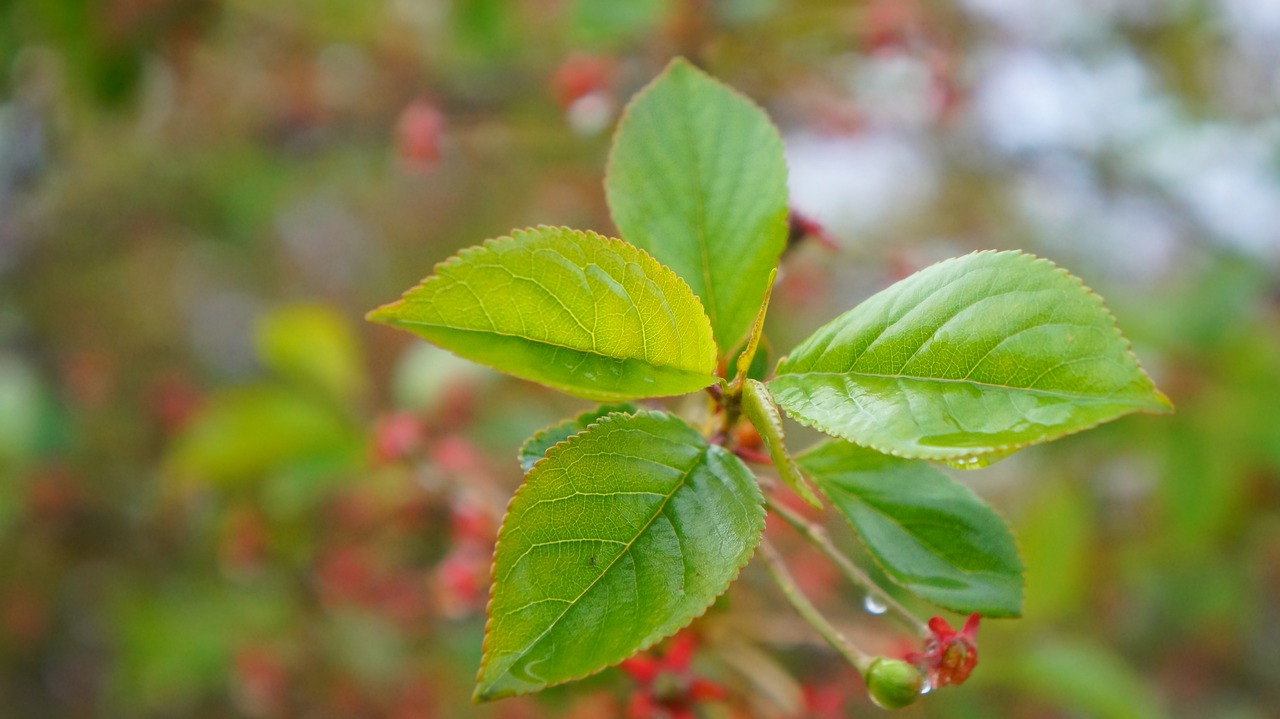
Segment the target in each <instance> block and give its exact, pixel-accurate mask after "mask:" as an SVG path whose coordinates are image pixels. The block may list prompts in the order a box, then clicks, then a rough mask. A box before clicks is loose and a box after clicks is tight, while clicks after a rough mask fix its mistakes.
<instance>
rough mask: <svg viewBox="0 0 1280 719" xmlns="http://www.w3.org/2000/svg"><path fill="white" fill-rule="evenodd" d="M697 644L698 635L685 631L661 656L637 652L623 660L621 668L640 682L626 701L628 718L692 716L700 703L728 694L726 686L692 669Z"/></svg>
mask: <svg viewBox="0 0 1280 719" xmlns="http://www.w3.org/2000/svg"><path fill="white" fill-rule="evenodd" d="M696 648H697V639H696V638H695V637H694V636H693V635H692V634H688V633H685V634H680V635H677V636H676V638H675V639H672V640H671V643H670V644H669V645H668V646H667V651H666V653H665V654H663V656H662V658H661V659H658V658H655V657H653V656H651V655H649V654H638V655H636V656H634V657H631V658H630V659H628V660H626V661H624V662H622V665H621V667H622V671H624V672H626V673H627V674H630V675H631V678H632V679H635V680H636V683H637V684H639V686H638V687H637V688H636V691H635V693H633V694H632V695H631V701H630V702H629V703H628V704H627V717H628V718H629V719H693V718H694V716H695V713H694V709H695V707H696V706H697V705H698V704H699V703H701V702H706V701H717V700H720V699H723V698H724V697H725V696H726V692H725V690H724V687H721V686H720V685H719V684H716V683H714V682H711V681H708V680H706V679H703V678H702V677H699V676H696V675H695V674H693V673H692V672H691V671H689V662H690V660H692V659H693V652H694V650H695V649H696Z"/></svg>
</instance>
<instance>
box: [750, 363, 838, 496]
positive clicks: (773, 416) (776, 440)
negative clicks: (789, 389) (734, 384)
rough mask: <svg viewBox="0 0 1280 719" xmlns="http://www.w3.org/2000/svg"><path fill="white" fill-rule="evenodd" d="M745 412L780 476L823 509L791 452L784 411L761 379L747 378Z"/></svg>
mask: <svg viewBox="0 0 1280 719" xmlns="http://www.w3.org/2000/svg"><path fill="white" fill-rule="evenodd" d="M742 414H743V416H745V417H746V418H747V421H749V422H751V424H752V425H753V426H754V427H755V428H756V431H757V432H759V433H760V439H762V440H764V447H765V449H766V450H768V452H769V459H771V460H773V466H774V468H775V469H777V470H778V477H779V478H780V479H781V480H782V481H783V483H785V484H786V485H787V486H788V487H790V488H791V491H793V492H795V493H796V494H798V495H800V498H801V499H803V500H804V501H806V502H808V503H809V504H811V505H813V506H814V507H816V508H817V509H822V501H821V500H820V499H818V495H816V494H814V493H813V489H812V488H810V487H809V483H808V482H807V481H805V478H804V475H802V474H800V468H799V467H797V466H796V463H795V460H793V459H792V458H791V455H790V454H787V446H786V442H785V440H784V438H783V437H784V435H783V433H782V414H781V413H780V412H778V408H777V406H775V405H774V403H773V397H772V396H770V395H769V389H768V388H767V387H765V386H764V385H763V384H761V383H760V382H758V381H756V380H753V379H749V378H748V379H747V380H746V381H745V382H744V383H743V385H742Z"/></svg>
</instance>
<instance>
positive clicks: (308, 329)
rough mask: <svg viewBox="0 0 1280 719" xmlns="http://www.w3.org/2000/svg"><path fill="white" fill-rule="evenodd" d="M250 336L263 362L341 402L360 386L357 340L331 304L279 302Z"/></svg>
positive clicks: (360, 376)
mask: <svg viewBox="0 0 1280 719" xmlns="http://www.w3.org/2000/svg"><path fill="white" fill-rule="evenodd" d="M254 340H255V342H256V344H257V350H258V357H259V359H260V360H261V361H262V363H263V364H265V365H266V366H268V367H270V368H271V369H273V370H275V371H276V372H279V373H280V374H281V375H283V376H285V377H288V378H290V379H293V380H296V381H298V382H299V383H301V384H303V385H304V386H308V387H314V388H317V389H320V390H323V391H324V392H326V393H327V394H328V395H329V396H331V397H332V398H334V399H336V400H339V401H345V402H351V401H354V400H355V399H356V397H357V396H358V395H359V394H360V392H361V390H362V389H364V369H363V360H362V358H361V356H360V345H359V343H358V342H357V341H356V338H355V333H353V332H352V331H351V326H350V325H349V324H347V321H346V320H345V319H344V318H343V316H342V315H341V314H340V313H339V312H338V311H337V310H335V309H333V308H332V307H328V306H326V305H319V304H298V305H288V306H285V307H278V308H276V309H274V310H272V311H271V312H270V313H268V314H266V315H264V316H263V317H262V318H260V319H259V320H258V326H257V330H256V334H255V337H254Z"/></svg>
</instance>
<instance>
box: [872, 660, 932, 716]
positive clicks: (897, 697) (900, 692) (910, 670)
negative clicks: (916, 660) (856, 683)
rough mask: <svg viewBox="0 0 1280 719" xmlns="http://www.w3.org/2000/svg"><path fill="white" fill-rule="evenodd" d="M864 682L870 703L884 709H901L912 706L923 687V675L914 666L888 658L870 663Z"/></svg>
mask: <svg viewBox="0 0 1280 719" xmlns="http://www.w3.org/2000/svg"><path fill="white" fill-rule="evenodd" d="M866 680H867V691H868V692H870V693H871V701H873V702H875V703H876V704H877V705H878V706H880V707H883V708H885V709H901V708H903V707H905V706H909V705H911V704H913V703H914V702H915V700H916V699H918V698H919V697H920V688H921V687H922V686H923V685H924V675H923V674H921V673H920V670H919V669H916V667H915V665H912V664H909V663H907V662H904V661H902V660H901V659H889V658H888V657H880V658H879V659H876V660H875V661H873V662H871V666H870V667H869V668H868V669H867V676H866Z"/></svg>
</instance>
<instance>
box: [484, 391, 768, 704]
mask: <svg viewBox="0 0 1280 719" xmlns="http://www.w3.org/2000/svg"><path fill="white" fill-rule="evenodd" d="M641 415H646V416H655V417H662V418H674V419H676V420H679V421H680V422H684V420H683V419H681V418H680V417H679V416H677V415H673V414H671V413H669V412H663V411H660V410H647V409H641V410H638V411H636V412H635V413H634V414H629V413H626V412H610V413H609V414H607V415H605V416H604V417H601V418H600V419H599V421H596V422H592V423H591V424H590V425H588V426H587V427H586V429H584V430H582V432H579V433H577V434H575V435H573V436H572V437H569V438H568V439H565V440H563V441H560V442H557V443H556V444H554V445H552V446H551V447H550V448H549V449H548V450H547V453H546V454H545V455H543V457H542V459H539V460H538V461H537V462H536V463H534V466H533V468H531V469H530V470H529V471H530V472H533V469H534V468H537V466H538V465H539V464H541V463H543V462H545V461H546V460H547V459H549V458H550V457H551V456H552V454H553V453H559V452H561V451H563V450H564V448H565V447H567V446H568V445H569V443H570V442H572V441H573V440H574V439H575V438H577V437H579V436H580V435H582V434H583V433H585V432H588V431H590V430H591V429H594V428H595V427H598V426H600V425H602V424H605V423H606V422H612V421H616V420H617V418H618V417H619V416H621V417H639V416H641ZM686 426H687V423H686ZM699 436H701V435H699ZM704 440H705V438H704ZM714 449H719V451H720V452H721V453H723V455H724V456H725V457H726V458H732V459H733V460H734V461H737V462H739V463H741V462H742V460H740V459H738V458H737V456H735V455H734V454H733V453H732V452H727V451H725V450H724V448H722V447H719V445H715V444H711V443H707V451H708V452H710V451H712V450H714ZM743 467H746V469H747V473H748V474H751V475H752V476H754V475H755V473H754V472H752V471H751V468H750V467H747V466H746V464H743ZM527 476H528V475H526V477H527ZM524 487H525V484H524V483H521V484H520V487H519V488H518V489H516V491H515V492H513V493H512V494H511V499H509V500H507V506H506V509H505V510H504V511H503V515H502V524H501V525H500V526H499V527H498V537H499V540H500V539H501V537H502V530H503V528H504V527H505V526H506V524H507V516H508V514H509V512H510V510H511V504H512V503H513V502H515V500H516V496H517V495H519V494H520V492H521V491H523V490H524ZM759 492H760V490H759V487H758V486H757V488H756V493H757V495H758V494H759ZM756 509H757V510H758V513H759V519H760V532H759V534H757V535H756V542H755V545H754V546H752V548H751V551H750V552H749V553H748V554H747V556H746V557H745V558H744V559H743V560H742V562H741V563H740V564H738V566H737V567H736V568H735V571H734V572H733V575H732V576H731V577H730V578H729V581H728V582H726V583H725V588H724V591H721V592H720V593H719V594H716V595H715V596H714V597H712V598H711V601H709V602H707V606H705V607H703V608H702V611H700V612H698V613H697V614H695V615H693V616H692V617H690V618H689V621H688V622H685V623H684V624H682V625H680V626H679V627H677V628H676V629H675V630H674V631H672V632H671V633H670V634H668V635H666V636H662V637H658V638H656V639H654V640H653V641H651V642H649V643H647V644H644V645H642V646H640V647H638V648H636V650H635V651H634V652H632V653H631V655H630V656H635V655H636V654H639V653H640V652H643V651H645V650H647V649H649V648H650V647H652V646H654V645H656V644H658V643H659V642H662V641H664V640H666V639H669V638H671V637H673V636H675V635H676V634H679V633H680V632H681V631H683V630H684V629H685V628H686V627H688V626H689V625H691V624H693V623H694V622H695V621H697V620H698V619H700V618H702V616H703V615H705V614H706V613H707V610H709V609H710V608H711V607H712V605H714V604H715V600H716V599H718V598H720V597H721V596H723V595H724V593H725V592H727V591H729V587H731V586H733V583H734V582H736V581H738V576H739V575H741V574H742V570H743V569H744V568H745V567H746V566H747V565H748V564H750V563H751V560H752V559H753V558H754V557H755V553H756V549H757V548H759V546H760V539H761V537H763V536H764V520H765V514H766V512H765V509H764V501H763V498H761V502H760V503H759V504H757V505H756ZM499 543H500V541H495V542H494V544H493V556H494V558H495V559H496V558H497V556H498V545H499ZM496 568H497V562H496V561H495V562H490V563H489V601H488V602H487V603H486V605H485V610H484V613H485V622H484V641H483V643H482V644H481V648H480V657H481V658H480V668H479V669H477V670H476V688H475V691H474V692H473V693H472V695H471V701H472V703H475V704H479V703H482V702H486V701H495V700H497V699H505V698H508V697H514V696H523V695H525V694H533V693H535V692H539V691H542V690H544V689H549V688H551V687H554V686H560V685H561V684H568V683H569V682H576V681H579V680H581V679H585V678H586V677H589V676H594V675H596V674H599V673H600V672H602V671H604V670H606V669H610V668H612V667H614V666H617V664H620V663H622V662H623V661H626V659H621V660H619V661H618V662H617V663H615V664H609V665H606V666H603V667H599V668H598V669H593V670H592V671H589V672H584V673H583V674H580V675H577V676H572V677H566V678H564V679H561V680H559V681H556V682H552V683H549V684H545V685H543V686H542V687H539V688H538V689H532V690H529V691H527V692H515V693H513V694H504V695H502V696H501V697H492V698H489V697H482V696H480V679H481V677H483V676H484V670H485V667H486V666H488V664H489V625H490V624H491V623H492V621H493V616H492V614H491V609H492V607H493V595H494V592H495V590H496V588H497V581H496Z"/></svg>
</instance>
